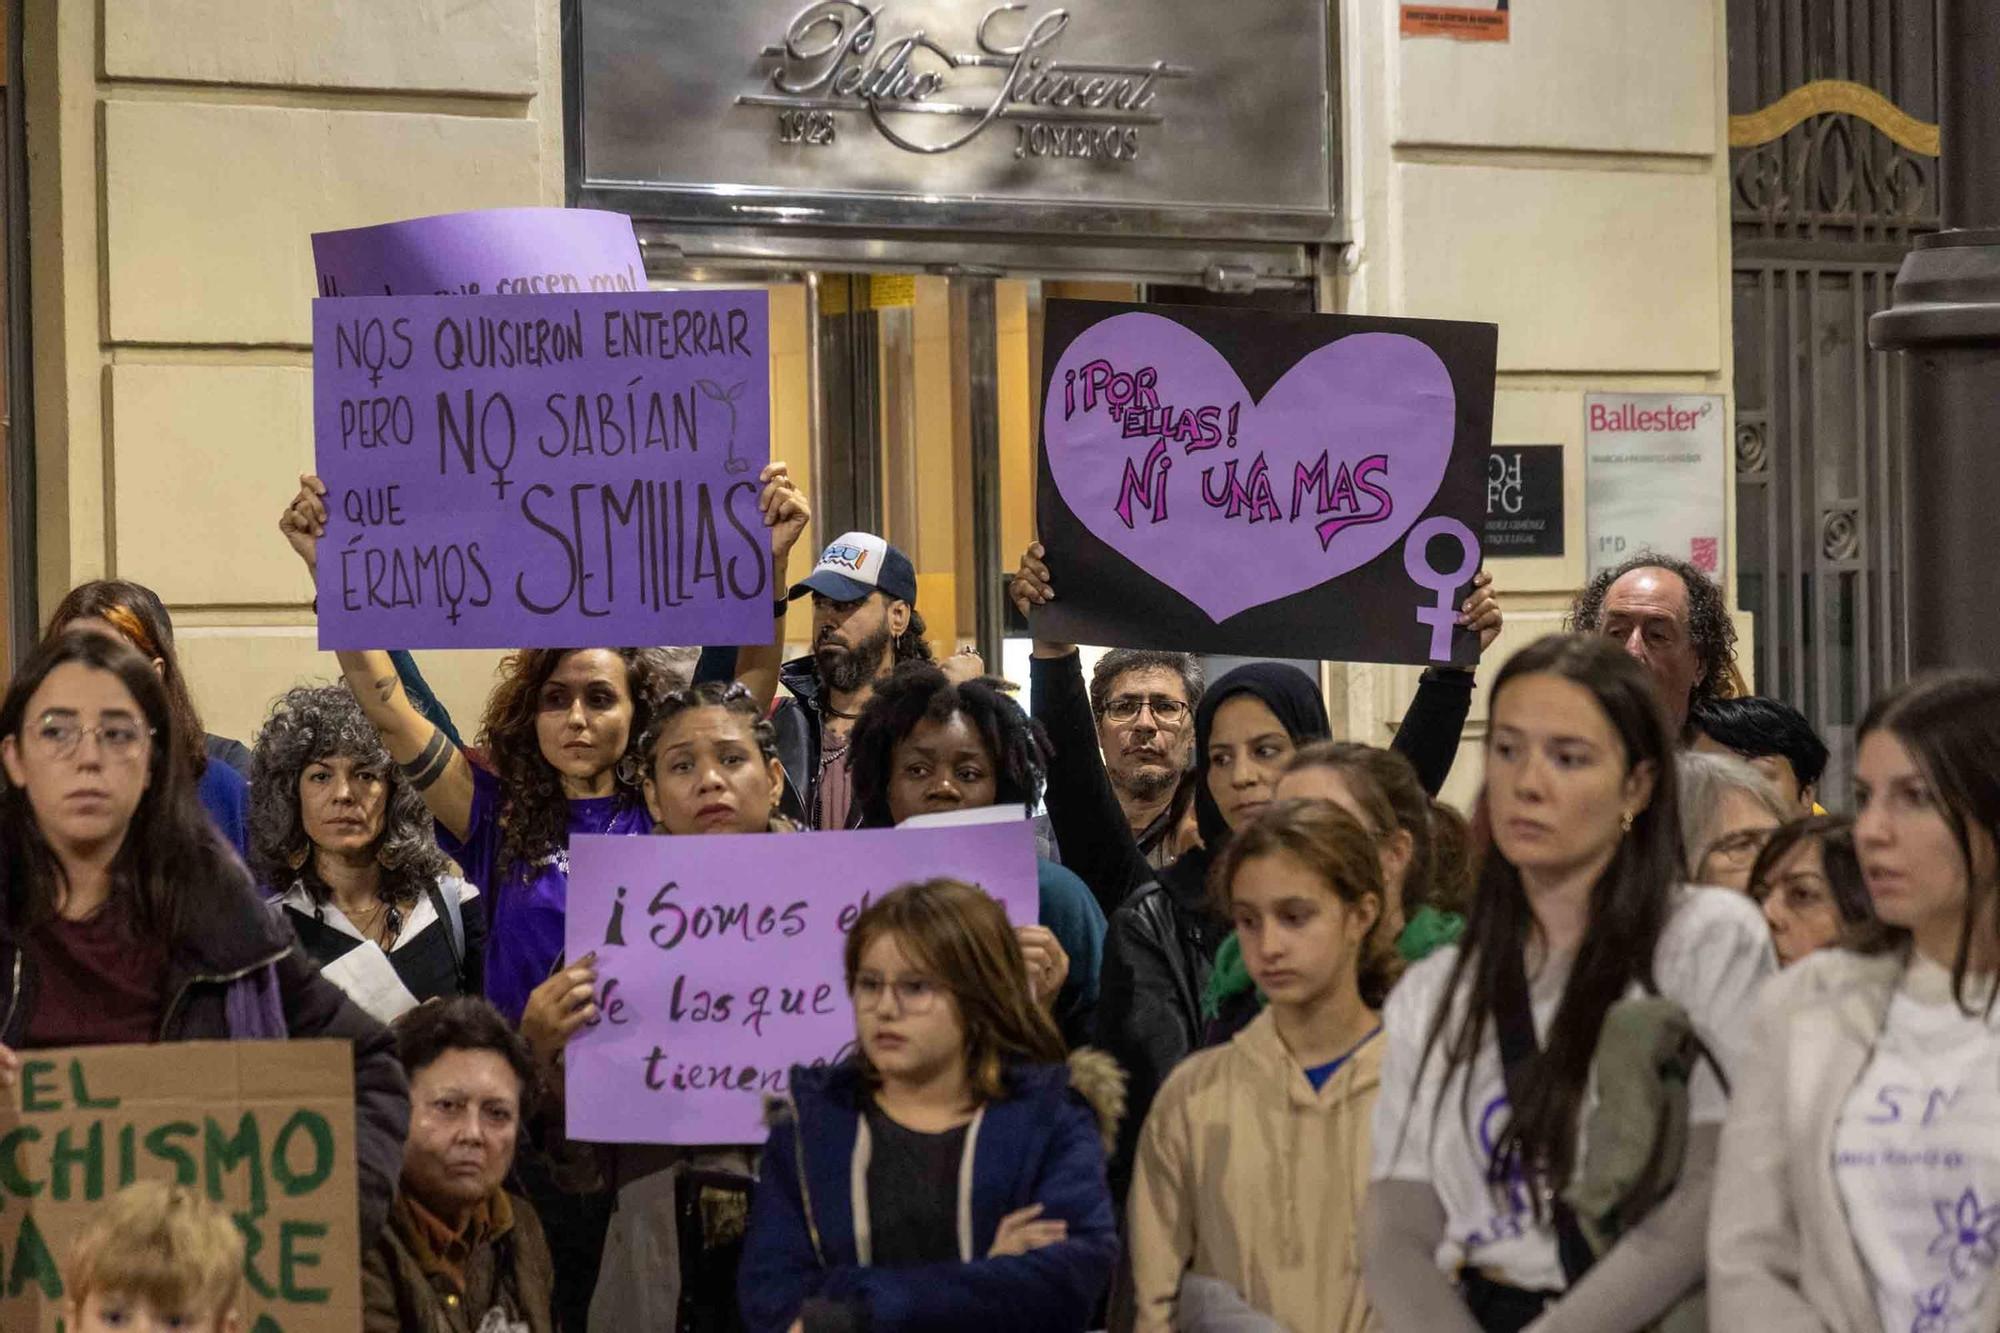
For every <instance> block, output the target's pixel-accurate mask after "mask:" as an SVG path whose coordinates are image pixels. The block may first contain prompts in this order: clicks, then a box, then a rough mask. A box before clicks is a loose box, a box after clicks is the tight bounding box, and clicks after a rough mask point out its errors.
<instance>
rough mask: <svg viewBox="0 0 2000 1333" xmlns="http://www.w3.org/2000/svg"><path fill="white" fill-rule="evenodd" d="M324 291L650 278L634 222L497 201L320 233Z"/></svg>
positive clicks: (468, 289)
mask: <svg viewBox="0 0 2000 1333" xmlns="http://www.w3.org/2000/svg"><path fill="white" fill-rule="evenodd" d="M312 247H313V267H314V268H316V269H318V270H319V294H320V295H321V296H478V295H480V294H481V293H482V292H484V293H490V294H492V295H494V296H536V295H540V294H542V293H544V292H630V291H638V290H640V289H642V288H643V287H645V285H646V261H645V260H643V259H641V258H640V257H639V241H638V238H637V237H635V236H634V235H633V234H632V220H631V219H630V218H628V217H626V216H625V215H624V214H623V213H606V212H599V211H596V210H593V209H587V208H489V209H482V210H479V211H476V212H469V213H442V214H439V215H437V216H435V217H427V218H408V219H406V220H404V221H402V222H385V223H383V224H381V225H380V226H375V227H353V228H349V229H348V230H346V231H322V232H316V233H314V235H313V238H312Z"/></svg>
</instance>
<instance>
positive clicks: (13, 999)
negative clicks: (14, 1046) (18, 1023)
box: [0, 945, 22, 1033]
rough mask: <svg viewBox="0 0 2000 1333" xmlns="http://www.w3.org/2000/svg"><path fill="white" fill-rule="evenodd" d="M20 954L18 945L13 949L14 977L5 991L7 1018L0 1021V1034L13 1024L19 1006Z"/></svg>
mask: <svg viewBox="0 0 2000 1333" xmlns="http://www.w3.org/2000/svg"><path fill="white" fill-rule="evenodd" d="M21 954H22V949H21V948H20V946H19V945H16V946H15V948H14V977H13V980H12V982H11V983H10V984H9V986H8V989H7V1017H6V1019H5V1020H4V1021H0V1033H4V1032H6V1031H7V1030H8V1029H9V1027H10V1026H11V1025H12V1024H13V1022H14V1011H15V1010H16V1009H18V1008H19V1007H20V1005H21Z"/></svg>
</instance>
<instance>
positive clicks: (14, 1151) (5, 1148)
mask: <svg viewBox="0 0 2000 1333" xmlns="http://www.w3.org/2000/svg"><path fill="white" fill-rule="evenodd" d="M41 1137H42V1131H41V1130H40V1129H38V1128H36V1127H35V1126H33V1125H16V1126H14V1128H12V1129H10V1130H8V1131H7V1132H6V1134H5V1135H0V1190H5V1191H6V1192H7V1193H9V1194H11V1195H13V1196H14V1197H15V1198H17V1199H32V1198H34V1197H35V1196H36V1195H37V1194H40V1193H41V1192H42V1182H41V1181H39V1180H30V1179H28V1173H27V1172H26V1171H23V1170H22V1169H21V1145H22V1144H24V1143H36V1142H39V1141H40V1140H41Z"/></svg>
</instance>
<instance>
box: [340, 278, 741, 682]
mask: <svg viewBox="0 0 2000 1333" xmlns="http://www.w3.org/2000/svg"><path fill="white" fill-rule="evenodd" d="M768 317H769V312H768V309H767V301H766V298H765V294H764V293H763V292H761V291H699V292H632V293H623V294H615V295H596V296H467V297H433V296H424V297H366V298H342V299H321V300H318V301H315V302H314V303H313V428H314V437H315V440H316V444H317V454H318V468H319V475H320V478H321V479H322V480H323V481H324V482H325V483H326V486H327V496H326V503H327V509H328V511H329V514H328V523H327V531H326V537H325V539H324V541H323V542H322V544H321V546H320V561H319V646H320V647H321V648H325V649H334V648H386V647H397V648H514V647H524V648H552V647H574V646H576V645H578V644H656V643H684V644H744V643H761V642H764V641H766V640H768V639H769V638H770V635H771V603H772V600H773V598H774V597H775V596H776V595H777V594H776V593H775V592H774V591H773V588H772V581H771V556H770V538H769V535H768V533H767V531H766V529H765V527H764V524H763V520H762V518H761V517H760V516H759V512H758V508H757V494H758V487H757V473H758V471H759V470H760V469H761V468H762V467H763V466H764V464H765V463H767V462H768V461H769V460H770V448H771V438H770V437H771V413H770V368H769V363H770V355H769V339H768V333H769V329H768Z"/></svg>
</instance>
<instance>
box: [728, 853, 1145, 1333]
mask: <svg viewBox="0 0 2000 1333" xmlns="http://www.w3.org/2000/svg"><path fill="white" fill-rule="evenodd" d="M846 973H847V984H848V991H849V993H850V995H851V996H852V998H853V1001H854V1022H855V1037H856V1047H857V1049H856V1052H855V1054H854V1055H853V1056H851V1057H850V1058H848V1059H845V1060H843V1061H841V1062H840V1063H838V1064H835V1065H832V1066H826V1067H813V1068H806V1067H803V1066H801V1067H798V1068H795V1069H793V1070H792V1076H791V1093H790V1095H789V1097H787V1098H786V1099H785V1100H783V1101H782V1102H777V1103H774V1105H773V1108H772V1109H773V1115H772V1128H771V1137H770V1142H769V1144H768V1145H767V1146H766V1148H765V1150H764V1160H763V1166H762V1170H761V1172H760V1181H759V1184H758V1187H757V1194H756V1199H755V1201H754V1202H753V1204H752V1206H751V1210H750V1229H749V1235H748V1237H747V1238H746V1241H745V1245H744V1252H743V1260H742V1265H741V1267H740V1268H739V1270H738V1274H737V1280H738V1294H739V1299H740V1304H741V1310H742V1314H743V1320H744V1324H745V1326H746V1328H747V1329H748V1330H749V1333H900V1331H901V1330H927V1329H950V1330H952V1333H981V1331H982V1330H993V1331H994V1333H1001V1330H1007V1331H1008V1333H1012V1331H1013V1330H1018V1329H1025V1328H1032V1329H1036V1330H1038V1333H1065V1331H1066V1330H1075V1331H1077V1333H1081V1330H1084V1329H1086V1328H1088V1327H1089V1326H1090V1320H1091V1316H1092V1314H1093V1313H1094V1311H1095V1309H1096V1306H1097V1303H1098V1298H1099V1297H1100V1296H1101V1295H1102V1294H1103V1292H1104V1288H1105V1285H1106V1283H1107V1281H1108V1280H1109V1278H1110V1275H1111V1270H1112V1265H1113V1263H1114V1262H1115V1261H1116V1259H1117V1255H1118V1232H1117V1223H1116V1219H1115V1216H1114V1213H1113V1209H1112V1204H1111V1193H1110V1189H1109V1187H1108V1186H1107V1184H1106V1182H1105V1174H1104V1154H1105V1146H1106V1144H1107V1143H1108V1142H1109V1141H1110V1138H1111V1136H1112V1135H1113V1134H1114V1133H1115V1132H1116V1127H1117V1117H1118V1115H1119V1113H1120V1112H1121V1111H1122V1110H1123V1102H1124V1088H1123V1076H1122V1075H1121V1074H1120V1073H1119V1071H1118V1068H1117V1066H1116V1065H1115V1064H1114V1063H1113V1062H1112V1061H1111V1060H1110V1059H1109V1057H1107V1056H1104V1055H1102V1054H1100V1053H1098V1052H1094V1051H1078V1052H1076V1053H1075V1054H1074V1055H1071V1056H1069V1057H1068V1059H1067V1060H1065V1058H1064V1052H1063V1044H1062V1038H1061V1037H1060V1035H1058V1033H1057V1032H1056V1029H1055V1027H1054V1025H1053V1023H1052V1022H1051V1021H1050V1019H1049V1017H1048V1015H1047V1013H1046V1012H1045V1011H1043V1010H1042V1009H1041V1008H1040V1007H1039V1006H1038V1005H1037V1004H1036V1003H1035V1001H1034V998H1033V996H1032V994H1031V993H1030V991H1029V988H1028V978H1027V969H1026V964H1025V962H1024V961H1023V958H1022V954H1021V949H1020V945H1019V943H1018V942H1017V941H1016V939H1015V936H1014V932H1013V930H1012V929H1011V928H1010V927H1009V925H1008V922H1007V917H1006V913H1005V912H1004V911H1003V910H1002V909H1001V908H1000V906H999V904H998V903H996V902H995V901H994V900H993V899H991V898H989V897H988V896H987V895H986V894H985V893H983V892H981V891H980V890H978V889H976V888H973V887H972V886H970V885H967V884H961V883H958V882H956V881H952V880H931V881H929V882H926V883H923V884H913V885H908V886H905V887H903V888H900V889H897V890H895V891H894V892H892V893H889V894H887V895H885V896H884V897H882V898H881V899H880V900H878V901H877V902H875V903H874V904H873V905H871V906H870V907H869V908H868V909H867V910H866V911H864V912H863V913H862V914H861V916H860V917H859V919H857V920H856V922H855V923H854V928H853V929H852V931H850V932H849V934H848V938H847V948H846Z"/></svg>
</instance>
